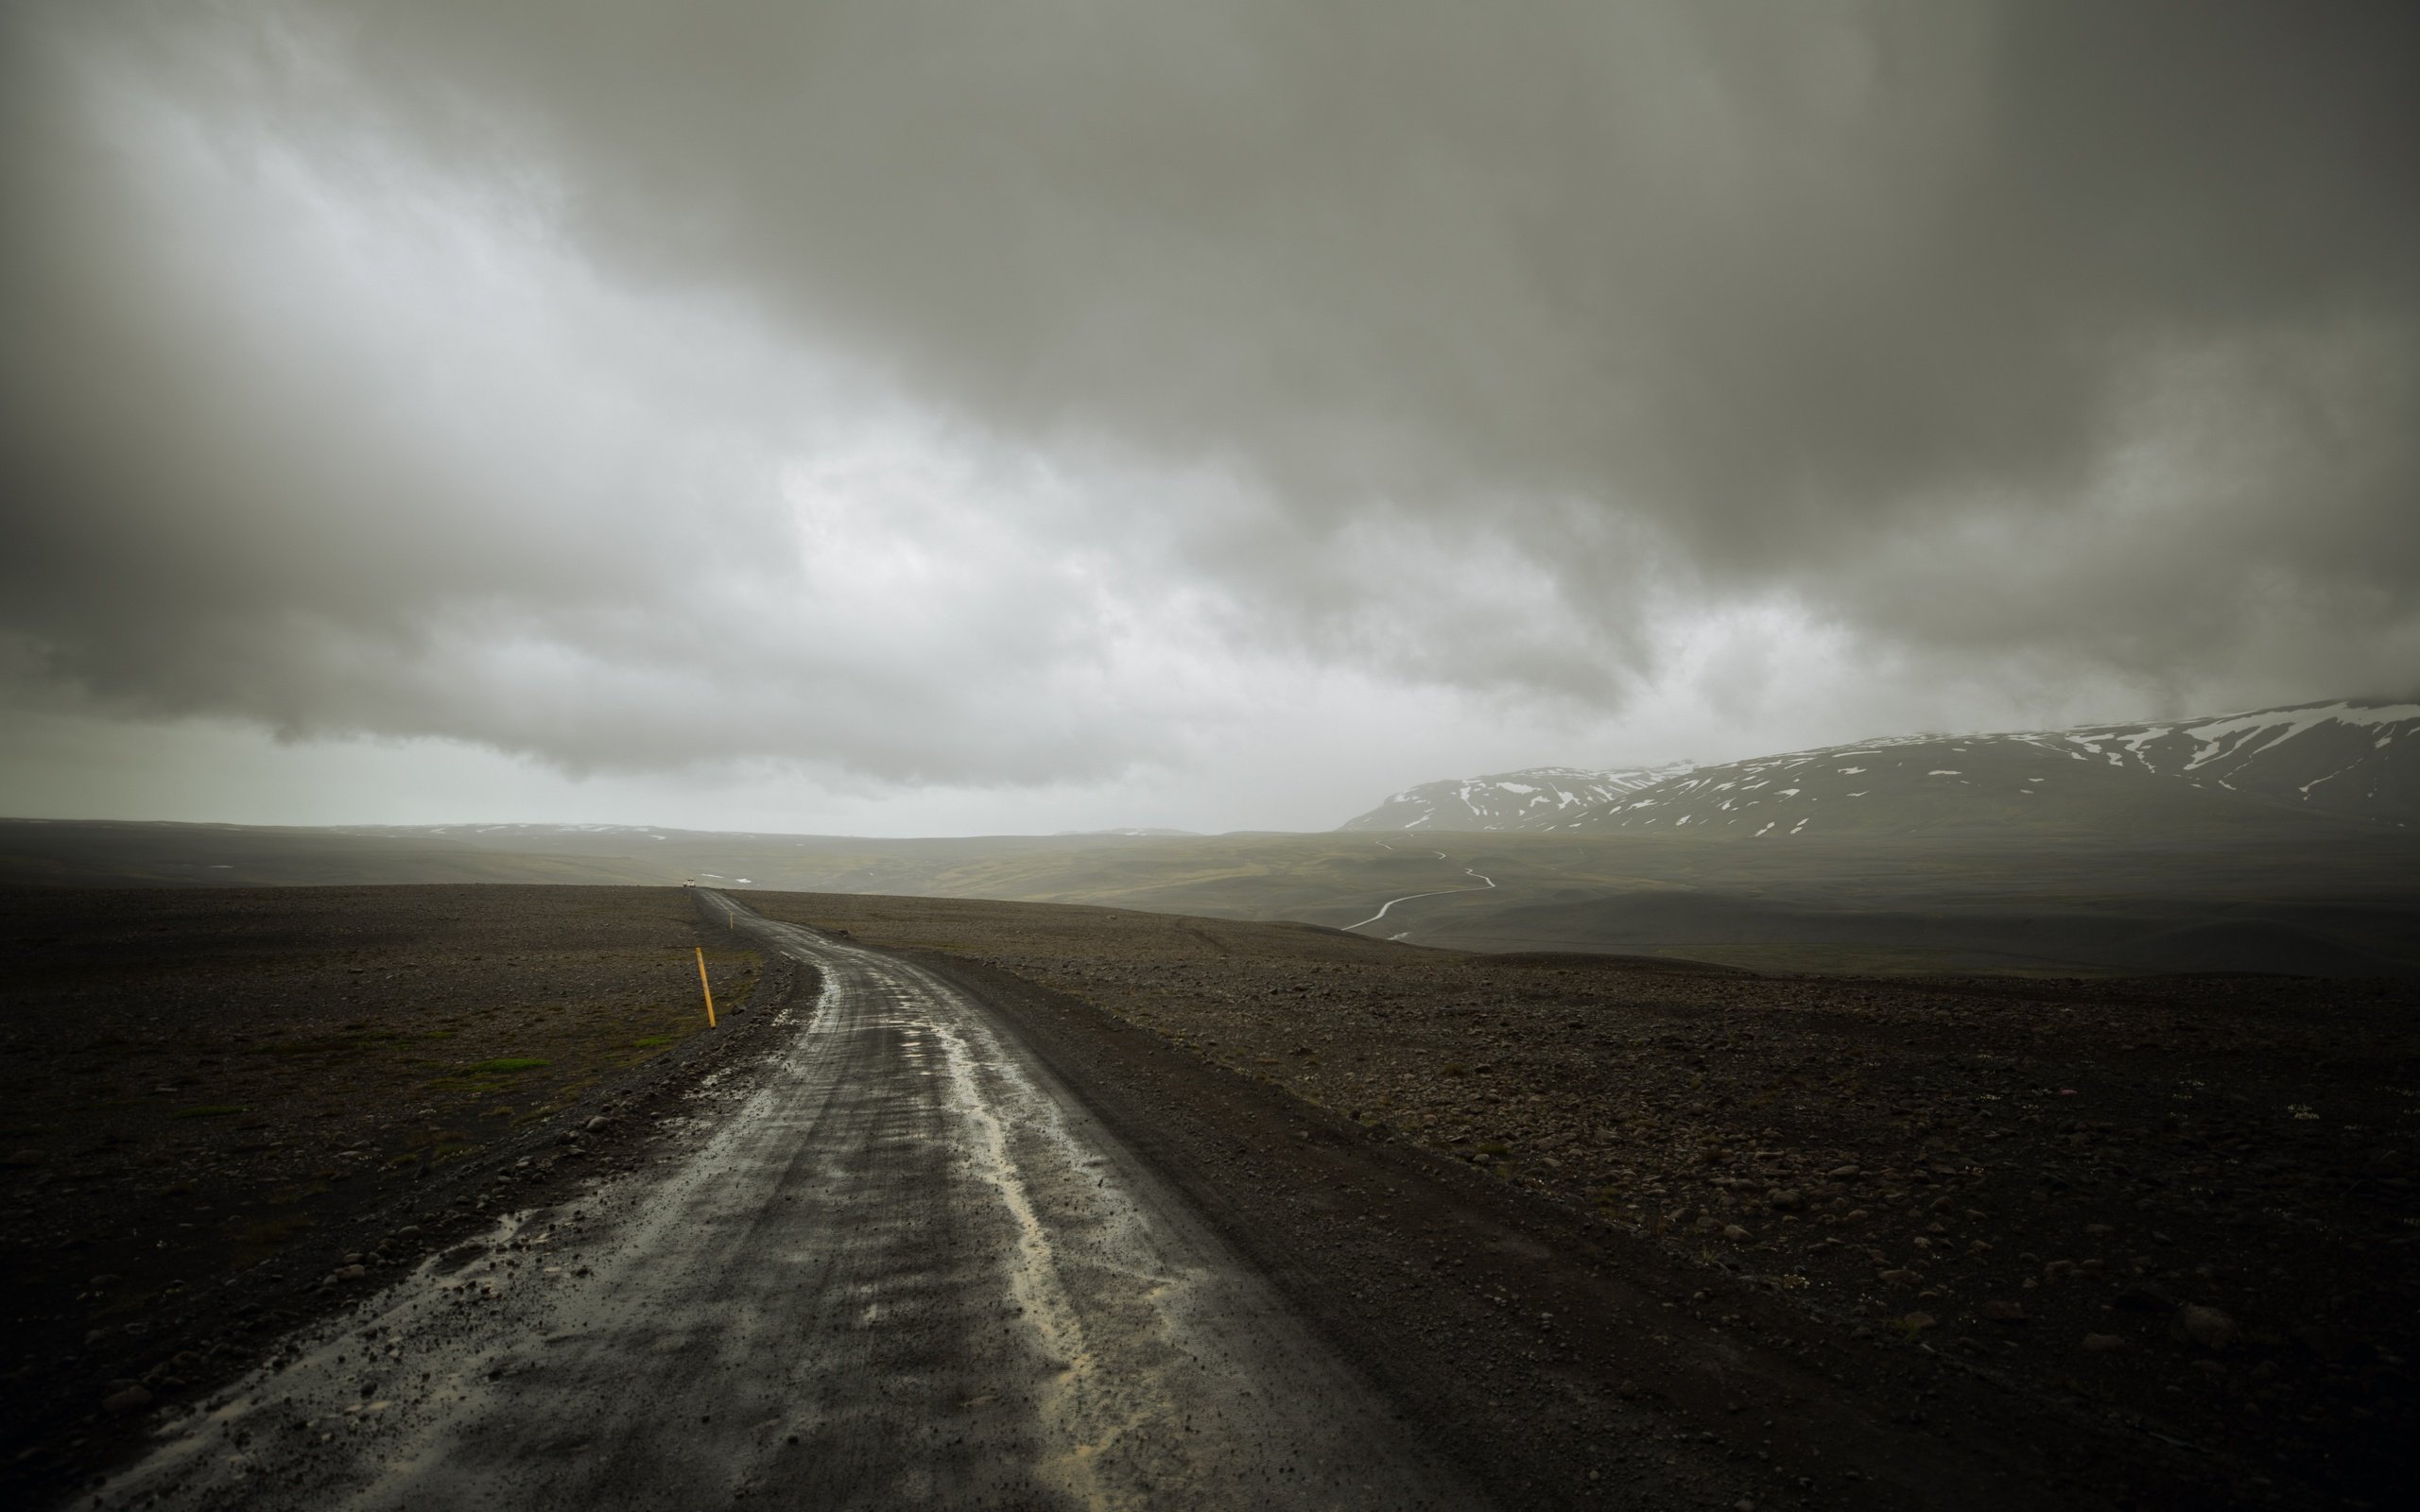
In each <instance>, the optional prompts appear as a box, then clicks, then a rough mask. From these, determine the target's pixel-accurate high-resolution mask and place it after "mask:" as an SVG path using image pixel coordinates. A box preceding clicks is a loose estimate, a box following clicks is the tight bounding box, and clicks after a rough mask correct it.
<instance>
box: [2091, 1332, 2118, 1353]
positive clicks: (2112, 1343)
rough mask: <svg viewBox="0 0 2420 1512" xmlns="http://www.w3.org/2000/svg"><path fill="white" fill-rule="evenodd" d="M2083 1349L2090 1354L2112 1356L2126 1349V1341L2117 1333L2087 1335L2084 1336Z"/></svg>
mask: <svg viewBox="0 0 2420 1512" xmlns="http://www.w3.org/2000/svg"><path fill="white" fill-rule="evenodd" d="M2083 1347H2084V1349H2085V1351H2086V1352H2088V1353H2092V1354H2110V1353H2114V1352H2116V1351H2117V1350H2119V1349H2124V1348H2125V1347H2126V1341H2125V1340H2124V1339H2122V1338H2120V1337H2118V1335H2117V1334H2115V1333H2087V1334H2085V1335H2084V1336H2083Z"/></svg>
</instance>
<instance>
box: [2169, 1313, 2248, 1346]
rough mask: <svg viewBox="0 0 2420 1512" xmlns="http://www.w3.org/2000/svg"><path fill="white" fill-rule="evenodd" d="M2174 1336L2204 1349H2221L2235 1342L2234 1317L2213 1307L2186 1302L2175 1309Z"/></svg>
mask: <svg viewBox="0 0 2420 1512" xmlns="http://www.w3.org/2000/svg"><path fill="white" fill-rule="evenodd" d="M2175 1330H2176V1336H2177V1338H2178V1339H2180V1340H2182V1341H2184V1342H2186V1343H2188V1344H2198V1345H2200V1346H2201V1347H2202V1348H2204V1349H2225V1348H2226V1347H2227V1346H2228V1345H2229V1344H2232V1343H2234V1342H2235V1333H2236V1327H2235V1319H2233V1318H2231V1317H2229V1316H2227V1315H2226V1314H2224V1313H2221V1312H2220V1311H2219V1310H2218V1309H2217V1308H2215V1307H2197V1306H2195V1305H2194V1304H2192V1303H2190V1302H2187V1303H2186V1304H2185V1305H2184V1306H2183V1307H2180V1308H2178V1309H2177V1310H2176V1325H2175Z"/></svg>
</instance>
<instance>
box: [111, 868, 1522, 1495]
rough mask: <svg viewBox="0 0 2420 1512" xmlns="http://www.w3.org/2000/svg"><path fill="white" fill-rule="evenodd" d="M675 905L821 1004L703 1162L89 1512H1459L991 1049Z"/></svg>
mask: <svg viewBox="0 0 2420 1512" xmlns="http://www.w3.org/2000/svg"><path fill="white" fill-rule="evenodd" d="M700 905H701V907H703V908H704V909H706V910H707V911H708V912H709V913H719V912H721V911H723V910H730V911H731V914H732V917H733V921H734V923H735V928H736V931H737V933H738V934H740V935H741V936H746V937H749V938H752V940H753V941H754V942H755V943H756V944H758V945H759V946H760V947H761V948H763V949H765V950H767V951H768V952H772V953H779V954H786V955H788V956H791V957H792V958H794V959H797V960H800V961H803V962H805V963H808V964H811V965H812V966H813V967H814V968H815V970H816V971H817V972H819V973H820V975H821V982H822V987H821V992H820V993H819V994H818V995H816V996H815V997H814V998H813V999H812V1000H811V1001H802V1002H798V1003H795V1004H793V1005H789V1006H787V1007H786V1008H784V1009H782V1010H781V1013H782V1015H783V1017H782V1019H781V1020H779V1021H777V1025H776V1027H777V1028H779V1029H780V1030H781V1033H780V1034H779V1035H778V1036H777V1040H778V1041H779V1043H780V1045H781V1049H780V1050H779V1051H778V1052H777V1053H776V1054H775V1056H774V1057H773V1059H772V1063H771V1065H770V1066H769V1068H766V1069H763V1070H761V1071H760V1072H759V1073H758V1074H753V1075H741V1074H736V1073H733V1074H726V1075H725V1077H724V1078H723V1080H722V1082H721V1083H720V1084H719V1085H717V1084H714V1083H710V1084H709V1086H708V1087H707V1088H706V1089H704V1091H702V1093H701V1096H700V1099H698V1101H699V1102H700V1104H701V1105H702V1106H703V1107H704V1108H706V1109H708V1110H709V1111H710V1113H711V1116H703V1117H699V1118H697V1119H696V1127H695V1129H694V1141H695V1143H694V1146H693V1147H691V1148H689V1149H688V1150H687V1151H686V1152H685V1153H681V1154H675V1155H669V1156H664V1157H660V1158H659V1159H658V1160H656V1161H655V1163H653V1164H652V1165H650V1166H648V1167H645V1168H642V1169H640V1170H638V1171H637V1172H635V1173H632V1174H627V1175H622V1176H618V1177H614V1178H612V1179H610V1180H609V1181H607V1182H605V1183H604V1184H602V1185H600V1186H598V1187H596V1188H595V1189H593V1190H592V1191H590V1192H588V1193H586V1194H583V1195H581V1196H579V1197H577V1198H575V1199H573V1200H571V1201H568V1202H565V1203H563V1204H562V1205H561V1206H560V1207H558V1208H554V1209H546V1210H538V1211H529V1212H523V1213H518V1214H514V1215H512V1216H511V1217H509V1218H507V1219H505V1220H504V1221H502V1222H501V1223H500V1224H499V1225H498V1226H497V1228H496V1229H494V1230H493V1232H492V1233H491V1234H489V1235H487V1236H485V1237H484V1238H482V1239H481V1240H478V1241H475V1242H473V1243H471V1244H466V1245H462V1246H456V1247H455V1248H453V1249H451V1250H449V1251H446V1252H445V1253H443V1254H441V1255H439V1256H437V1257H434V1258H432V1259H431V1260H429V1261H428V1262H426V1263H423V1264H422V1265H421V1266H419V1267H418V1268H417V1269H416V1270H414V1271H413V1272H412V1273H410V1274H409V1275H408V1276H406V1278H405V1279H403V1280H400V1281H398V1282H396V1283H395V1284H394V1285H392V1286H391V1287H389V1289H387V1290H386V1291H385V1292H383V1293H381V1294H379V1295H378V1296H377V1297H374V1298H372V1300H370V1301H368V1302H367V1303H365V1304H364V1305H363V1306H362V1307H360V1308H359V1309H357V1310H355V1311H354V1312H353V1313H352V1314H350V1315H348V1316H346V1317H344V1318H342V1319H341V1320H340V1322H339V1323H338V1324H337V1325H335V1326H331V1327H325V1328H323V1329H321V1330H320V1332H317V1333H316V1334H313V1335H311V1336H309V1337H307V1338H305V1339H302V1340H301V1341H298V1343H297V1344H296V1345H295V1346H294V1347H293V1349H292V1350H291V1352H290V1353H289V1354H288V1355H286V1356H285V1360H286V1362H287V1363H285V1364H284V1365H283V1367H282V1368H278V1367H270V1368H265V1369H264V1370H262V1371H260V1372H257V1373H255V1374H254V1375H252V1376H251V1377H248V1378H246V1379H244V1380H242V1381H240V1382H238V1383H235V1384H234V1385H233V1387H232V1388H230V1389H229V1390H226V1391H223V1392H221V1393H218V1394H216V1396H214V1397H212V1398H211V1399H209V1400H205V1401H203V1402H201V1403H198V1404H197V1405H196V1408H195V1410H194V1411H192V1412H191V1413H190V1414H188V1415H187V1416H185V1417H182V1419H179V1420H175V1421H172V1422H169V1423H167V1424H165V1425H164V1426H163V1429H162V1431H161V1433H160V1435H159V1437H158V1439H157V1441H156V1445H155V1447H154V1448H153V1449H152V1450H151V1451H150V1452H148V1453H147V1455H146V1456H145V1457H144V1458H142V1459H141V1460H140V1461H139V1462H137V1463H136V1464H134V1465H133V1466H131V1467H130V1468H129V1469H126V1470H125V1471H124V1472H122V1473H121V1474H119V1475H118V1476H117V1477H115V1478H114V1479H113V1480H112V1481H111V1482H110V1483H109V1484H108V1485H107V1486H105V1487H104V1488H103V1489H102V1491H101V1492H100V1495H99V1497H98V1499H97V1501H98V1504H100V1505H104V1506H114V1505H124V1504H128V1503H133V1502H138V1501H147V1500H149V1499H152V1498H155V1497H156V1498H158V1499H159V1500H160V1502H161V1503H164V1504H166V1505H171V1506H195V1507H216V1506H238V1505H240V1506H244V1507H247V1508H278V1507H309V1508H315V1509H316V1508H326V1507H406V1506H422V1507H425V1506H449V1507H451V1506H477V1505H495V1506H510V1507H517V1508H518V1507H529V1508H538V1507H550V1506H564V1507H569V1506H579V1507H582V1508H594V1507H642V1506H644V1507H660V1506H666V1505H701V1504H707V1503H725V1502H729V1501H732V1500H735V1499H746V1498H749V1497H752V1496H758V1495H766V1496H770V1495H779V1496H781V1497H783V1498H785V1499H787V1500H792V1501H803V1502H804V1503H806V1504H811V1505H816V1506H820V1507H847V1506H885V1507H887V1506H903V1505H917V1506H936V1507H950V1506H977V1505H982V1506H1020V1507H1024V1506H1031V1507H1056V1506H1120V1505H1141V1504H1146V1503H1148V1504H1150V1505H1152V1506H1167V1507H1184V1506H1197V1505H1198V1506H1236V1505H1254V1506H1281V1507H1282V1506H1295V1505H1302V1506H1309V1505H1319V1506H1385V1507H1410V1506H1421V1505H1440V1506H1454V1507H1469V1506H1475V1505H1479V1504H1482V1503H1483V1498H1481V1497H1480V1496H1479V1495H1478V1493H1477V1492H1476V1491H1475V1490H1474V1489H1473V1488H1472V1487H1471V1486H1468V1485H1467V1484H1465V1483H1463V1482H1462V1481H1461V1479H1460V1478H1459V1477H1458V1475H1457V1473H1456V1472H1455V1471H1454V1470H1453V1469H1451V1468H1449V1467H1448V1466H1447V1465H1445V1464H1444V1463H1443V1462H1442V1461H1441V1460H1439V1459H1438V1458H1436V1457H1435V1456H1434V1455H1433V1454H1432V1453H1431V1452H1429V1451H1428V1449H1427V1448H1426V1446H1425V1444H1424V1443H1422V1442H1419V1441H1417V1435H1415V1434H1414V1433H1413V1431H1412V1430H1410V1429H1409V1428H1408V1427H1407V1426H1406V1425H1405V1424H1406V1419H1405V1418H1404V1417H1403V1416H1402V1415H1401V1414H1400V1413H1399V1412H1398V1410H1397V1409H1396V1408H1395V1407H1394V1405H1393V1404H1392V1403H1391V1402H1390V1401H1389V1400H1387V1399H1386V1398H1385V1397H1384V1396H1383V1395H1382V1394H1381V1393H1380V1392H1378V1391H1377V1390H1375V1389H1374V1387H1373V1386H1371V1385H1370V1384H1369V1383H1368V1382H1367V1381H1366V1379H1365V1378H1364V1377H1362V1376H1361V1375H1359V1374H1358V1373H1357V1372H1356V1371H1355V1370H1354V1369H1353V1368H1352V1367H1350V1366H1348V1365H1346V1364H1345V1363H1344V1362H1343V1360H1342V1359H1341V1358H1340V1356H1339V1355H1338V1354H1337V1353H1336V1352H1335V1351H1334V1350H1333V1349H1331V1348H1330V1347H1329V1346H1328V1345H1327V1344H1326V1343H1324V1342H1323V1340H1322V1335H1321V1333H1320V1332H1318V1331H1317V1330H1315V1329H1314V1328H1313V1327H1311V1326H1310V1325H1309V1324H1307V1323H1306V1322H1305V1321H1304V1320H1303V1319H1302V1318H1301V1317H1300V1316H1299V1315H1298V1314H1296V1313H1295V1312H1294V1311H1292V1310H1291V1309H1290V1308H1289V1307H1288V1304H1287V1303H1286V1302H1284V1301H1283V1300H1282V1299H1281V1298H1280V1297H1279V1295H1278V1293H1277V1292H1276V1291H1275V1290H1274V1289H1272V1287H1271V1286H1270V1285H1269V1284H1268V1283H1267V1282H1266V1281H1265V1280H1262V1279H1261V1277H1260V1275H1259V1272H1258V1271H1257V1269H1256V1267H1255V1266H1254V1265H1253V1264H1251V1263H1247V1262H1246V1261H1244V1260H1243V1259H1242V1258H1241V1257H1239V1256H1238V1254H1237V1253H1236V1251H1235V1250H1233V1249H1232V1248H1231V1247H1230V1246H1228V1245H1227V1244H1226V1243H1225V1242H1224V1241H1222V1239H1221V1238H1220V1236H1219V1233H1218V1231H1217V1230H1216V1229H1214V1228H1213V1226H1212V1225H1210V1224H1209V1223H1207V1222H1206V1221H1204V1220H1203V1218H1202V1217H1201V1215H1200V1214H1199V1212H1198V1211H1196V1210H1195V1209H1194V1208H1193V1207H1192V1206H1191V1205H1190V1204H1189V1203H1188V1201H1187V1200H1186V1199H1185V1198H1184V1195H1183V1194H1181V1192H1180V1191H1179V1190H1178V1188H1177V1187H1176V1186H1175V1185H1174V1184H1172V1183H1170V1182H1168V1181H1167V1180H1165V1179H1163V1178H1162V1177H1159V1176H1158V1175H1157V1174H1155V1172H1154V1170H1153V1169H1152V1168H1151V1166H1150V1163H1148V1161H1147V1160H1145V1159H1144V1158H1142V1157H1141V1156H1140V1155H1138V1154H1137V1153H1136V1151H1135V1149H1134V1148H1133V1147H1132V1145H1131V1144H1130V1143H1127V1142H1124V1141H1121V1140H1120V1139H1119V1138H1117V1137H1116V1136H1115V1135H1114V1134H1113V1133H1112V1132H1111V1131H1109V1130H1108V1129H1106V1128H1105V1127H1103V1126H1102V1125H1100V1124H1099V1123H1098V1121H1097V1120H1095V1119H1094V1118H1093V1117H1092V1116H1091V1115H1090V1114H1088V1113H1087V1112H1086V1111H1085V1110H1084V1108H1083V1105H1082V1103H1081V1102H1080V1099H1079V1098H1077V1097H1076V1096H1074V1095H1073V1094H1072V1093H1071V1092H1070V1091H1069V1090H1068V1089H1067V1088H1066V1087H1064V1086H1063V1085H1062V1084H1061V1083H1060V1082H1059V1081H1058V1080H1057V1078H1056V1077H1054V1076H1053V1074H1051V1073H1050V1072H1049V1071H1048V1070H1047V1069H1046V1067H1045V1066H1044V1065H1043V1064H1042V1063H1041V1062H1040V1061H1039V1060H1038V1059H1037V1058H1036V1057H1034V1056H1033V1055H1032V1054H1031V1053H1030V1052H1029V1050H1028V1049H1027V1048H1026V1047H1025V1046H1024V1045H1023V1044H1021V1043H1020V1041H1019V1040H1018V1039H1017V1038H1016V1037H1015V1035H1014V1034H1013V1033H1012V1031H1011V1029H1010V1028H1009V1027H1008V1026H1007V1021H1004V1020H1002V1019H1000V1018H999V1017H998V1016H996V1015H994V1014H992V1013H990V1012H987V1010H986V1009H985V1007H984V1006H983V1005H982V1004H980V1003H979V1002H978V1001H977V999H976V998H975V997H974V996H973V995H972V994H970V993H969V992H968V991H966V990H963V989H961V988H959V987H958V986H955V985H953V984H952V983H950V982H947V981H944V980H943V979H942V977H941V976H939V975H937V974H935V973H933V972H931V971H926V970H925V969H924V968H923V967H921V966H919V965H917V964H916V963H914V962H911V961H908V960H903V959H901V958H899V957H896V956H893V955H890V954H882V953H878V952H874V951H872V950H867V949H864V948H860V947H858V946H856V945H854V944H852V943H850V942H849V941H847V940H845V939H841V938H836V937H834V936H827V935H824V934H821V933H819V932H817V931H814V930H811V929H807V928H804V927H801V926H798V925H794V924H785V923H776V922H773V921H770V920H767V919H761V918H758V917H757V916H755V915H753V914H752V913H750V912H749V911H747V910H746V909H744V908H740V907H737V905H735V904H733V903H731V902H729V901H728V900H726V899H723V898H722V897H721V896H720V895H718V894H714V893H710V892H702V891H701V892H700ZM717 1100H718V1101H719V1104H720V1106H719V1108H716V1106H715V1105H716V1104H717ZM674 1147H675V1148H678V1145H677V1143H676V1145H675V1146H674ZM80 1500H81V1499H79V1501H80Z"/></svg>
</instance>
